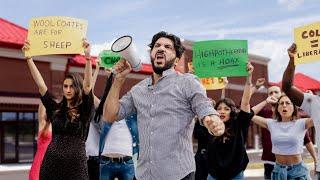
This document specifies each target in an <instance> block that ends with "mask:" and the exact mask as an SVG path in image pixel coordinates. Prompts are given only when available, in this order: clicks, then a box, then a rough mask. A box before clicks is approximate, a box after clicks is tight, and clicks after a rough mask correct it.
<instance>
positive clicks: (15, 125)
mask: <svg viewBox="0 0 320 180" xmlns="http://www.w3.org/2000/svg"><path fill="white" fill-rule="evenodd" d="M26 37H27V29H25V28H23V27H21V26H19V25H16V24H14V23H12V22H9V21H7V20H5V19H2V18H0V63H1V65H0V83H1V86H0V164H1V163H20V162H31V161H32V159H33V155H34V153H35V151H36V140H37V129H38V128H37V109H38V103H39V102H40V100H39V93H38V89H37V87H36V85H35V83H34V81H33V79H32V77H31V74H30V72H29V69H28V67H27V63H26V62H25V59H24V55H23V53H22V51H21V48H22V46H23V43H24V41H25V39H26ZM150 39H151V37H150ZM183 44H184V46H185V48H186V49H187V51H186V52H185V54H184V55H183V57H182V59H181V60H180V62H179V64H178V66H177V70H179V71H181V72H187V71H188V69H187V68H188V66H187V63H188V62H190V61H192V50H191V47H192V42H191V41H187V40H184V41H183ZM249 59H250V61H252V62H253V63H254V66H255V72H254V77H255V78H254V80H255V79H256V78H258V77H265V78H266V79H267V80H268V62H269V59H268V58H265V57H261V56H257V55H252V54H250V55H249ZM34 61H35V63H36V65H37V67H38V69H39V70H40V72H41V74H42V75H43V77H44V79H45V82H46V84H47V86H48V89H49V91H51V92H52V93H53V94H54V95H55V96H56V97H61V96H62V95H61V93H62V81H63V79H64V76H65V73H67V72H80V73H81V72H83V69H84V62H85V60H84V58H83V56H80V55H50V56H39V57H34ZM151 72H152V67H151V65H149V64H144V65H143V69H142V71H140V72H138V73H135V72H133V73H131V74H130V75H129V77H128V78H127V80H126V82H125V86H124V88H123V89H122V94H124V93H125V92H127V91H128V90H129V89H130V88H131V87H132V86H133V85H134V84H136V83H137V82H139V81H140V80H142V79H144V78H146V77H147V76H148V75H149V74H151ZM104 82H105V77H104V72H103V70H100V72H99V77H98V79H97V83H96V87H95V93H96V95H97V96H98V97H100V96H101V95H102V93H103V88H104ZM244 82H245V78H229V85H228V87H227V90H226V96H227V97H232V99H234V100H235V102H240V98H241V96H242V91H243V88H244ZM207 93H208V96H209V97H211V98H213V99H218V98H219V96H220V92H219V91H208V92H207ZM265 97H266V92H265V91H261V92H259V93H257V94H255V95H254V97H253V104H255V103H257V102H260V101H262V100H264V99H265ZM257 132H258V128H257V127H256V126H252V127H251V128H250V132H249V137H248V148H252V147H254V134H255V133H257Z"/></svg>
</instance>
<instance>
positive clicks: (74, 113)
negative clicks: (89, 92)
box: [57, 73, 83, 122]
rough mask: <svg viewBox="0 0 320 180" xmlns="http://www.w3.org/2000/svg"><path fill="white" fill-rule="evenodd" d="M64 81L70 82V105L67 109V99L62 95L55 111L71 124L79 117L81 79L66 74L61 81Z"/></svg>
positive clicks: (76, 75)
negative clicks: (71, 94) (71, 89)
mask: <svg viewBox="0 0 320 180" xmlns="http://www.w3.org/2000/svg"><path fill="white" fill-rule="evenodd" d="M66 79H71V80H72V86H73V89H74V96H73V98H72V100H71V103H70V105H71V107H70V108H68V102H67V98H66V97H65V96H64V95H63V98H62V100H61V102H60V103H59V104H58V105H59V107H60V108H59V109H58V110H57V113H60V114H61V115H65V116H66V118H67V119H69V120H71V122H73V121H74V120H75V119H77V118H78V117H80V113H79V111H78V106H79V105H80V104H81V103H82V91H83V79H82V77H81V76H80V75H79V74H74V73H70V74H67V75H66V77H65V78H64V80H63V81H65V80H66Z"/></svg>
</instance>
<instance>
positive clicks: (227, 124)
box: [214, 98, 237, 140]
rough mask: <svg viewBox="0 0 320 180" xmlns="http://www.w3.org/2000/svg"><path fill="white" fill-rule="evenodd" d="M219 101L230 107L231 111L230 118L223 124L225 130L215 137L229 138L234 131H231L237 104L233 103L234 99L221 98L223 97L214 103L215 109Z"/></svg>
mask: <svg viewBox="0 0 320 180" xmlns="http://www.w3.org/2000/svg"><path fill="white" fill-rule="evenodd" d="M221 103H224V104H225V105H227V106H228V107H229V108H230V109H231V112H230V119H229V120H228V121H226V122H224V124H225V132H224V134H223V135H222V136H219V137H217V138H218V139H221V140H222V139H224V138H225V137H227V138H229V137H231V136H234V132H233V127H232V125H233V123H232V122H233V120H234V119H236V118H237V106H236V104H235V103H234V101H233V100H232V99H230V98H223V99H220V100H219V101H218V102H217V104H216V105H215V107H214V108H215V109H217V108H218V107H219V105H220V104H221Z"/></svg>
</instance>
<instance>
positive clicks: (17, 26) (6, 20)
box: [0, 17, 28, 32]
mask: <svg viewBox="0 0 320 180" xmlns="http://www.w3.org/2000/svg"><path fill="white" fill-rule="evenodd" d="M0 20H2V21H5V22H7V23H9V24H11V25H13V26H16V27H17V28H20V29H22V30H25V31H27V32H28V29H26V28H24V27H22V26H19V25H18V24H15V23H13V22H11V21H8V20H6V19H3V18H1V17H0Z"/></svg>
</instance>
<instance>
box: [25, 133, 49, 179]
mask: <svg viewBox="0 0 320 180" xmlns="http://www.w3.org/2000/svg"><path fill="white" fill-rule="evenodd" d="M51 139H52V132H51V131H46V132H43V131H40V132H39V135H38V145H37V153H36V155H35V156H34V159H33V163H32V166H31V169H30V172H29V180H39V174H40V167H41V163H42V160H43V157H44V154H45V153H46V150H47V147H48V145H49V144H50V142H51Z"/></svg>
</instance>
